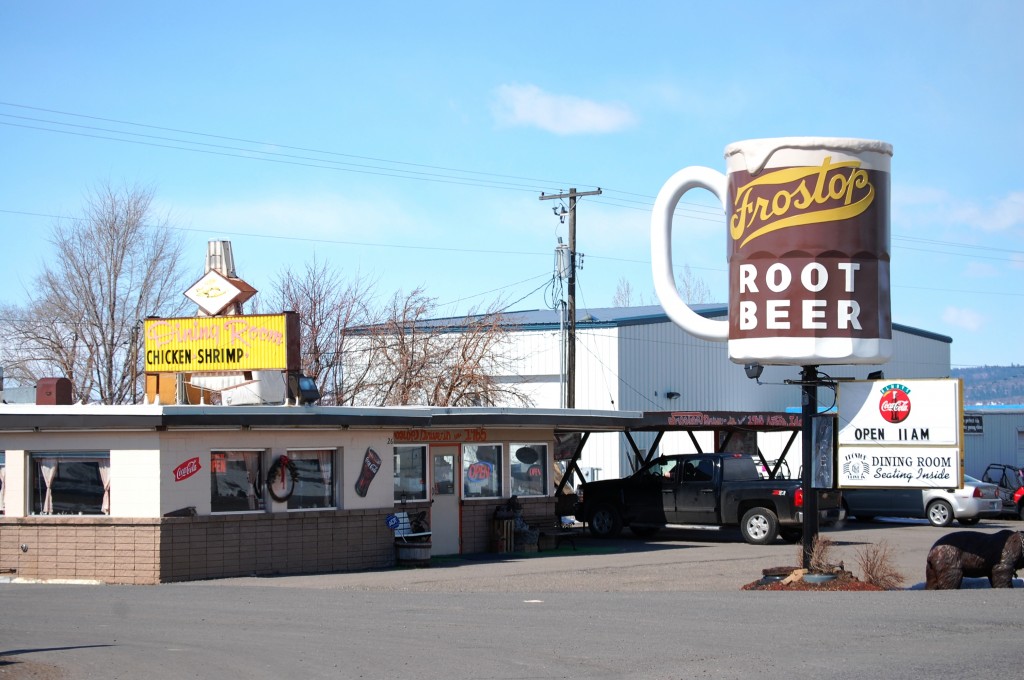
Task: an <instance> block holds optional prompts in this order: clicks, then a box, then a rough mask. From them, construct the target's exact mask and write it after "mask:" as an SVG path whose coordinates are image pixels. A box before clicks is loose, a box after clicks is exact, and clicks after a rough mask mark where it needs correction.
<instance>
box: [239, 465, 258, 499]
mask: <svg viewBox="0 0 1024 680" xmlns="http://www.w3.org/2000/svg"><path fill="white" fill-rule="evenodd" d="M239 455H240V456H242V460H244V461H245V476H246V477H247V478H248V480H249V493H248V496H249V509H250V510H255V509H256V477H258V476H259V470H260V454H259V453H241V454H239Z"/></svg>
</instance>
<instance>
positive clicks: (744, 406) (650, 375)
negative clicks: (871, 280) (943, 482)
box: [499, 304, 953, 479]
mask: <svg viewBox="0 0 1024 680" xmlns="http://www.w3.org/2000/svg"><path fill="white" fill-rule="evenodd" d="M693 309H694V311H696V312H697V313H699V314H701V315H702V316H705V317H708V318H715V319H718V318H721V319H725V318H727V315H728V311H727V308H726V306H725V305H717V304H716V305H693ZM505 323H506V325H507V326H512V327H514V330H513V331H512V333H511V337H512V347H511V348H510V350H509V352H508V354H509V355H510V356H511V357H514V358H516V363H515V365H514V369H513V370H511V371H510V372H509V375H506V376H501V377H500V378H499V379H500V380H502V381H504V382H513V383H516V384H517V385H518V386H519V388H520V389H521V390H522V391H523V392H525V393H526V394H527V395H528V397H529V398H530V399H531V400H532V402H533V403H532V405H533V406H535V407H541V408H555V407H558V406H560V405H561V404H562V392H561V390H562V380H563V371H564V369H563V361H562V352H561V348H562V347H563V342H564V328H563V324H562V323H560V319H559V313H558V312H557V311H547V310H539V311H526V312H511V313H506V314H505ZM952 341H953V340H952V338H950V337H948V336H944V335H939V334H936V333H931V332H928V331H925V330H921V329H917V328H911V327H909V326H903V325H900V324H895V323H894V324H893V357H892V359H891V360H890V361H889V362H887V363H886V364H884V365H881V366H870V365H861V366H821V367H819V370H820V371H822V372H824V373H827V374H828V375H830V376H832V377H849V378H855V379H865V378H867V376H868V374H869V373H872V372H874V371H879V370H881V371H883V372H884V374H885V376H886V378H893V379H898V378H946V377H949V374H950V346H951V344H952ZM799 373H800V368H799V367H795V366H774V367H773V366H769V367H766V368H765V370H764V373H763V374H762V376H761V378H760V383H761V384H758V383H757V382H755V381H754V380H750V379H748V378H747V377H746V374H745V372H744V370H743V366H742V365H738V364H734V363H732V361H730V360H729V356H728V350H727V346H726V343H724V342H709V341H706V340H701V339H699V338H696V337H694V336H692V335H690V334H689V333H687V332H686V331H684V330H682V329H681V328H679V327H678V326H676V325H675V324H674V323H673V322H672V321H671V320H670V319H669V318H668V316H667V315H666V314H665V312H664V311H663V310H662V308H661V307H660V306H657V305H654V306H644V307H609V308H600V309H581V310H577V322H576V391H575V405H576V408H579V409H598V410H612V409H618V410H627V411H674V412H679V411H682V412H685V411H753V412H779V411H785V410H787V409H791V408H797V409H799V406H800V388H799V387H796V386H793V385H786V384H783V383H784V381H785V380H787V379H796V378H798V377H799ZM819 399H820V400H822V402H823V403H821V404H820V406H822V407H828V406H829V405H830V403H829V402H830V401H831V399H832V392H831V391H830V390H827V389H821V390H819ZM712 436H713V435H712V434H711V433H702V434H701V435H699V436H698V441H700V437H705V438H706V440H705V441H701V447H702V448H704V449H705V450H712V442H711V437H712ZM653 438H654V435H653V434H649V433H636V435H635V439H636V441H637V444H638V446H640V447H641V448H646V447H647V446H648V445H649V444H650V443H651V442H652V441H653ZM780 441H781V439H780ZM659 451H660V452H661V453H665V454H671V453H685V452H691V451H694V446H693V443H692V442H691V440H690V439H689V437H688V435H686V434H685V433H682V432H678V433H672V434H667V435H666V436H665V438H664V439H663V440H662V442H661V444H660V446H659ZM776 453H778V452H776ZM765 456H766V457H768V458H772V457H773V456H772V452H771V451H765ZM632 458H633V455H632V449H631V448H630V446H629V444H628V442H627V441H626V439H625V436H624V435H622V434H600V435H594V436H593V437H592V438H591V440H590V443H589V444H588V445H587V448H586V450H585V451H584V455H583V459H582V460H581V462H580V466H581V468H582V469H583V470H584V474H586V475H587V476H588V479H597V478H600V479H607V478H612V477H619V476H622V475H624V474H626V473H628V472H629V471H630V467H629V465H630V461H631V460H632ZM793 472H794V473H795V472H796V470H793Z"/></svg>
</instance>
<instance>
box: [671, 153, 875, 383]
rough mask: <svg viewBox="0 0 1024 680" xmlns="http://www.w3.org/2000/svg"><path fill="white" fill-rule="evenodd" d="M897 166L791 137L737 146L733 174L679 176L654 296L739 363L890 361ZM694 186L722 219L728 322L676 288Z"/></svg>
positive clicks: (729, 161) (686, 172)
mask: <svg viewBox="0 0 1024 680" xmlns="http://www.w3.org/2000/svg"><path fill="white" fill-rule="evenodd" d="M891 158H892V146H891V145H889V144H887V143H885V142H879V141H872V140H862V139H844V138H823V137H784V138H778V139H756V140H749V141H745V142H737V143H735V144H730V145H729V146H727V147H726V149H725V159H726V174H725V175H723V174H722V173H720V172H718V171H717V170H712V169H710V168H704V167H688V168H684V169H683V170H680V171H679V172H677V173H676V174H675V175H673V176H672V177H671V178H670V179H669V180H668V182H666V184H665V186H664V187H662V189H661V191H660V192H659V194H658V197H657V200H656V201H655V204H654V211H653V214H652V216H651V256H652V268H653V274H654V285H655V291H656V292H657V294H658V298H659V300H660V301H661V304H662V306H663V307H664V309H665V312H666V313H667V314H668V316H669V318H671V319H672V320H673V321H674V322H675V323H676V324H677V325H679V326H680V327H682V328H683V329H684V330H686V331H687V332H689V333H691V334H693V335H696V336H697V337H700V338H703V339H705V340H723V341H724V340H728V343H729V358H730V359H732V360H733V361H734V362H737V363H744V362H753V361H756V362H759V363H762V364H779V365H803V366H808V365H817V364H877V363H883V362H885V361H887V360H888V359H889V357H890V356H891V355H892V319H891V316H890V305H889V167H890V161H891ZM697 188H703V189H707V190H708V191H710V192H712V193H713V194H715V196H717V197H718V199H719V200H720V201H721V202H722V206H723V208H724V209H725V214H726V219H727V223H728V224H727V239H726V240H727V243H728V247H727V255H728V261H729V320H728V321H721V320H714V319H707V318H705V317H702V316H700V315H699V314H697V313H696V312H694V311H693V310H692V309H690V308H689V307H688V306H687V304H686V303H685V302H684V301H683V300H682V299H681V298H680V296H679V292H678V291H677V290H676V286H675V275H674V271H673V269H672V216H673V213H674V211H675V208H676V205H677V204H678V203H679V200H680V199H681V198H682V197H683V195H684V194H685V193H686V192H687V191H690V190H691V189H697Z"/></svg>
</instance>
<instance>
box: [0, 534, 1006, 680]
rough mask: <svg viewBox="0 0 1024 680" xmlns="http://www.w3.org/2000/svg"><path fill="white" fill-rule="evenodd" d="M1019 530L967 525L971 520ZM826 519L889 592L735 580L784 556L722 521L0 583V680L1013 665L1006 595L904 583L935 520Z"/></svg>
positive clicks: (833, 674) (649, 674) (927, 672)
mask: <svg viewBox="0 0 1024 680" xmlns="http://www.w3.org/2000/svg"><path fill="white" fill-rule="evenodd" d="M1007 527H1009V528H1015V529H1019V528H1024V525H1022V524H1021V523H1020V522H1006V523H1002V522H986V523H982V524H981V525H980V526H979V527H976V528H975V530H978V531H983V532H994V531H998V530H1000V529H1003V528H1007ZM956 530H959V527H957V526H954V527H951V528H950V529H937V528H935V527H931V526H929V525H927V524H926V523H916V522H896V521H884V520H882V521H876V522H873V523H871V524H859V523H850V524H847V525H845V526H842V527H836V528H832V529H828V530H827V531H826V532H825V534H824V535H826V536H828V537H829V538H830V539H831V540H832V541H833V542H834V543H835V548H834V551H835V552H834V555H835V557H837V558H838V559H839V560H842V561H843V562H844V563H845V564H846V566H847V568H848V569H850V570H851V571H853V572H854V573H857V566H856V554H857V551H858V550H859V549H861V548H863V547H864V546H867V545H871V544H878V543H880V542H882V541H885V542H886V543H888V544H889V545H890V546H892V547H893V559H894V562H895V563H896V565H897V567H898V568H899V569H900V570H901V571H902V572H903V573H904V574H905V576H906V577H907V582H906V584H905V585H906V587H907V588H906V589H905V590H902V591H899V592H860V593H840V592H818V593H815V592H800V593H772V592H750V591H744V590H742V589H741V588H742V586H743V585H744V584H746V583H749V582H751V581H754V580H756V579H757V578H759V577H760V575H761V570H762V569H764V568H768V567H774V566H786V565H792V564H795V563H796V562H797V561H798V558H799V555H798V548H797V546H795V545H790V544H784V543H778V544H775V545H771V546H751V545H747V544H745V543H743V542H742V541H741V540H740V538H739V534H738V532H724V531H723V532H718V531H706V530H700V531H697V530H692V531H691V530H673V531H667V532H665V534H664V535H663V536H660V537H659V538H658V540H648V541H640V540H634V539H629V538H623V539H621V540H616V541H599V540H597V539H590V538H582V537H581V538H580V539H579V540H577V545H576V549H575V550H573V549H572V547H571V546H565V547H563V548H560V549H559V550H557V551H553V552H549V553H538V554H537V555H535V556H522V555H465V556H460V557H457V558H441V559H436V560H434V563H433V564H432V566H431V567H429V568H421V569H413V568H396V569H387V570H379V571H372V572H361V573H352V574H318V575H309V576H284V577H276V578H236V579H220V580H215V581H198V582H191V583H172V584H165V585H160V586H103V585H72V584H39V583H27V584H21V583H14V582H9V583H2V584H0V677H3V678H32V679H34V680H60V679H64V678H74V679H75V680H109V679H111V678H126V679H129V678H131V679H134V678H146V679H147V680H179V679H180V678H225V677H244V678H247V679H262V678H267V679H268V680H269V679H271V678H273V679H274V680H277V679H278V678H303V680H315V679H318V678H325V679H326V678H331V679H334V678H381V679H384V678H387V679H393V678H416V679H417V680H418V679H420V678H445V679H446V680H462V679H465V680H471V679H472V680H476V679H478V678H501V679H505V678H508V679H516V680H520V679H522V680H525V679H533V678H542V679H549V678H550V679H552V680H554V679H556V678H561V679H565V678H570V679H573V680H593V679H595V678H597V679H608V680H611V679H618V678H623V677H630V678H655V679H662V678H664V679H668V678H672V679H679V678H694V677H705V678H729V679H732V678H735V679H737V680H738V679H741V678H742V679H743V680H747V679H749V678H751V677H757V678H772V679H774V678H779V679H783V678H784V679H785V680H795V679H804V678H806V679H808V680H810V679H812V678H813V679H816V680H817V679H820V678H842V679H843V680H862V679H863V680H868V679H871V680H875V679H876V678H881V677H884V678H931V677H968V676H971V677H973V676H993V677H1006V678H1009V677H1017V676H1019V674H1020V664H1019V658H1018V657H1019V654H1018V653H1017V651H1016V650H1017V648H1018V646H1019V640H1020V635H1021V625H1020V624H1019V623H1017V621H1018V619H1019V610H1020V604H1019V602H1018V597H1019V593H1020V591H1019V590H1017V591H999V592H998V594H996V591H992V590H980V589H978V590H971V591H945V592H923V591H920V590H917V591H916V592H915V586H917V585H919V584H920V583H921V581H922V580H923V577H924V559H925V555H926V554H927V551H928V549H929V547H930V546H931V544H932V543H933V542H934V541H935V540H936V539H937V538H939V537H940V536H943V535H945V534H946V533H948V532H950V531H956Z"/></svg>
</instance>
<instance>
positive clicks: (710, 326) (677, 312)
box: [651, 166, 729, 341]
mask: <svg viewBox="0 0 1024 680" xmlns="http://www.w3.org/2000/svg"><path fill="white" fill-rule="evenodd" d="M697 188H703V189H707V190H708V191H710V192H711V193H713V194H714V195H715V196H717V197H718V200H719V201H720V202H721V203H722V209H723V210H725V213H726V214H727V215H728V214H729V210H728V208H727V207H726V205H725V203H726V195H727V191H726V189H727V184H726V178H725V175H723V174H722V173H720V172H718V171H717V170H712V169H711V168H704V167H700V166H690V167H688V168H683V169H682V170H680V171H679V172H677V173H676V174H674V175H672V176H671V177H670V178H669V179H668V181H667V182H665V185H664V186H663V187H661V191H659V192H658V198H657V199H656V200H655V201H654V210H653V211H652V213H651V269H652V273H653V275H654V292H655V293H657V295H658V300H660V301H661V306H662V307H663V308H664V310H665V313H666V314H668V318H670V319H672V321H674V322H675V324H676V325H677V326H679V327H680V328H682V329H683V330H685V331H686V332H687V333H690V334H691V335H696V336H697V337H698V338H702V339H704V340H717V341H723V340H728V339H729V322H728V321H721V320H716V319H708V318H705V317H703V316H701V315H700V314H697V313H696V312H695V311H693V310H692V309H690V307H689V306H688V305H687V304H686V303H685V302H683V299H682V298H681V297H679V291H678V290H677V289H676V277H675V273H674V272H673V270H672V214H673V213H674V212H675V209H676V205H677V204H678V203H679V199H681V198H682V197H683V194H685V193H686V192H687V191H689V190H690V189H697Z"/></svg>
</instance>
